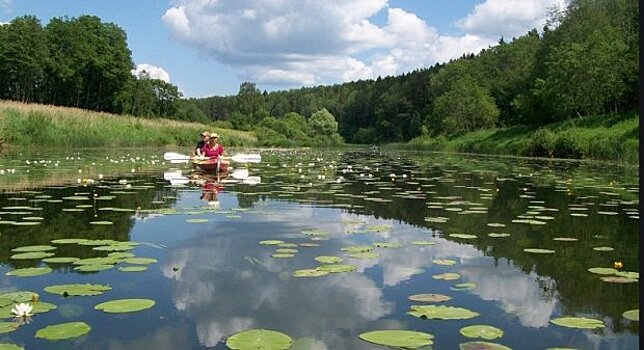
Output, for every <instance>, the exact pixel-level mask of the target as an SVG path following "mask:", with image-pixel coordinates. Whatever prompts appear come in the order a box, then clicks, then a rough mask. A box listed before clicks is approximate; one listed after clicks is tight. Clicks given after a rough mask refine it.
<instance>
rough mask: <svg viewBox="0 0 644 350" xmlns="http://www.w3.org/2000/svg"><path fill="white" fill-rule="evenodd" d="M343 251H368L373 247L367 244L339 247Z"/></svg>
mask: <svg viewBox="0 0 644 350" xmlns="http://www.w3.org/2000/svg"><path fill="white" fill-rule="evenodd" d="M340 250H342V251H343V252H348V253H361V252H370V251H372V250H373V247H371V246H368V245H352V246H347V247H342V248H340Z"/></svg>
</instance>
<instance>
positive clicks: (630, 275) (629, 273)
mask: <svg viewBox="0 0 644 350" xmlns="http://www.w3.org/2000/svg"><path fill="white" fill-rule="evenodd" d="M615 275H616V276H620V277H626V278H636V279H639V278H640V273H639V272H634V271H618V272H616V273H615Z"/></svg>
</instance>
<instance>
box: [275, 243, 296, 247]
mask: <svg viewBox="0 0 644 350" xmlns="http://www.w3.org/2000/svg"><path fill="white" fill-rule="evenodd" d="M277 246H278V247H280V248H295V247H297V244H295V243H280V244H278V245H277Z"/></svg>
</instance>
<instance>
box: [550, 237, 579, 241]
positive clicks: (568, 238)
mask: <svg viewBox="0 0 644 350" xmlns="http://www.w3.org/2000/svg"><path fill="white" fill-rule="evenodd" d="M552 240H553V241H560V242H575V241H578V239H577V238H572V237H555V238H553V239H552Z"/></svg>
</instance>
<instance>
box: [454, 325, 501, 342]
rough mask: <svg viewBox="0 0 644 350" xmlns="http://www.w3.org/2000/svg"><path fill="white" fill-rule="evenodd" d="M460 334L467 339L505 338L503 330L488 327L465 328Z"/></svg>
mask: <svg viewBox="0 0 644 350" xmlns="http://www.w3.org/2000/svg"><path fill="white" fill-rule="evenodd" d="M459 333H461V334H462V335H463V336H464V337H467V338H483V339H487V340H493V339H498V338H501V337H502V336H503V331H502V330H500V329H498V328H496V327H492V326H487V325H473V326H467V327H463V328H461V329H460V330H459Z"/></svg>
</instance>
